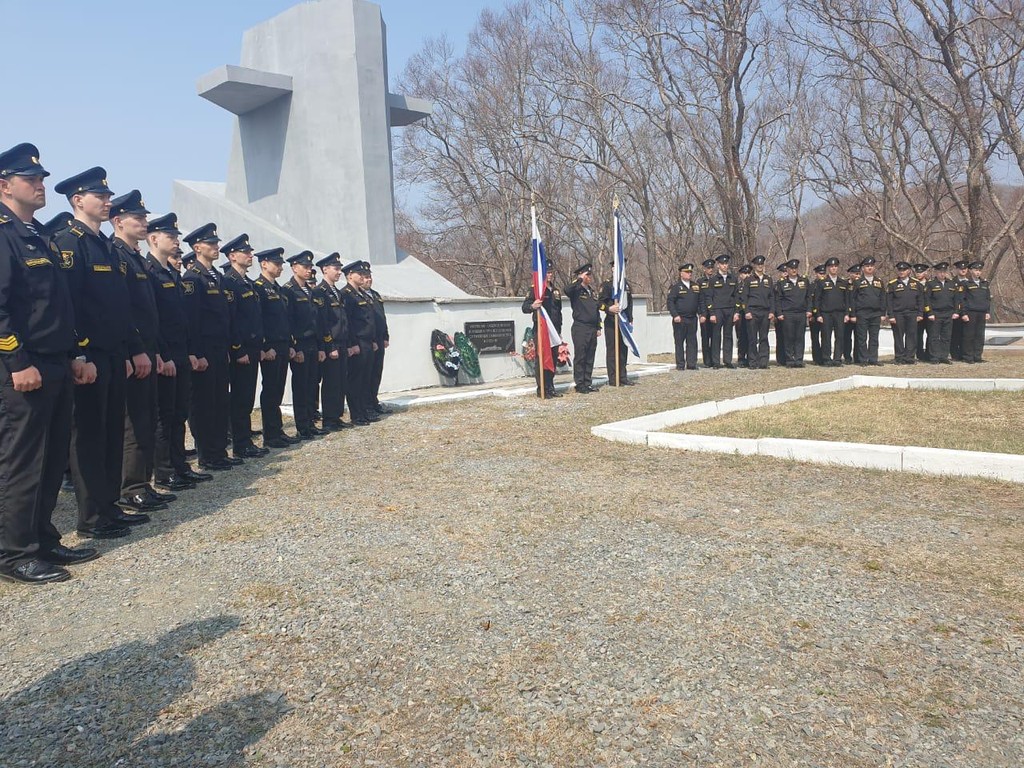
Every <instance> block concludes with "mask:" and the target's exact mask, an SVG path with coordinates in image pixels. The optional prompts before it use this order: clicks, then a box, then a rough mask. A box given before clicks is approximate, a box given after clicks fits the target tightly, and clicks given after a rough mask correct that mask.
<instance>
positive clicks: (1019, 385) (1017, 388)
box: [995, 379, 1024, 392]
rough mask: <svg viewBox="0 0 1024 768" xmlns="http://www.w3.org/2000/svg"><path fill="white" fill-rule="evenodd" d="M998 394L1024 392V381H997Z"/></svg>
mask: <svg viewBox="0 0 1024 768" xmlns="http://www.w3.org/2000/svg"><path fill="white" fill-rule="evenodd" d="M995 390H996V392H1021V391H1024V379H995Z"/></svg>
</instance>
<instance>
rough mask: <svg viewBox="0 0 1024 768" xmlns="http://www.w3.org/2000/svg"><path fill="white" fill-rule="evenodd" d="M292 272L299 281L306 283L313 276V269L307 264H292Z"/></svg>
mask: <svg viewBox="0 0 1024 768" xmlns="http://www.w3.org/2000/svg"><path fill="white" fill-rule="evenodd" d="M292 272H293V273H294V274H295V276H296V277H297V278H298V279H299V280H301V281H302V282H306V281H307V280H309V278H310V276H311V275H312V274H313V268H312V267H310V266H308V265H306V264H292Z"/></svg>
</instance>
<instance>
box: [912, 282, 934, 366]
mask: <svg viewBox="0 0 1024 768" xmlns="http://www.w3.org/2000/svg"><path fill="white" fill-rule="evenodd" d="M930 270H931V265H930V264H915V265H914V279H915V280H917V282H919V283H920V284H921V286H922V288H925V289H926V288H927V286H928V272H929V271H930ZM926 293H927V291H926ZM927 302H928V297H927V296H925V303H927ZM927 327H928V318H927V317H922V318H921V319H920V320H919V321H918V323H917V359H918V360H923V361H924V362H926V363H927V362H929V360H930V358H929V355H928V346H929V345H928V344H926V343H925V331H926V330H927Z"/></svg>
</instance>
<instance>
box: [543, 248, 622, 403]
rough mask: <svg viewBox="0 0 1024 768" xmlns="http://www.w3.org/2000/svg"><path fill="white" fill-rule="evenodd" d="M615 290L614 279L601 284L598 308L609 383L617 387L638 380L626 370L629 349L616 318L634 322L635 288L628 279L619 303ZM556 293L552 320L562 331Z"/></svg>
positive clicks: (559, 297) (558, 300) (558, 298)
mask: <svg viewBox="0 0 1024 768" xmlns="http://www.w3.org/2000/svg"><path fill="white" fill-rule="evenodd" d="M609 266H611V267H613V268H614V266H615V263H614V262H611V263H610V264H609ZM613 292H614V287H613V285H612V281H611V280H606V281H605V282H604V283H603V284H602V285H601V293H600V295H599V296H598V308H599V309H600V310H601V311H602V312H604V349H605V364H606V366H607V371H608V384H609V385H610V386H613V387H617V386H620V385H621V386H624V387H627V386H633V385H634V384H636V382H635V381H630V380H629V375H628V373H627V372H626V361H627V360H628V358H629V350H628V349H627V348H626V340H625V339H624V338H623V337H622V333H621V331H620V332H619V333H616V332H615V331H616V327H617V325H618V320H616V316H617V315H622V316H623V317H625V318H626V321H627V322H629V323H632V322H633V288H632V286H631V285H630V284H629V281H628V280H627V281H626V288H625V296H623V298H622V299H621V300H620V301H619V302H617V303H615V302H613V301H612V293H613ZM554 293H555V302H554V306H555V307H556V312H557V314H558V318H557V319H556V318H555V317H554V315H552V316H551V322H553V323H555V326H556V327H557V328H558V330H559V332H561V329H562V297H561V296H560V295H559V293H558V291H557V290H556V291H555V292H554ZM545 306H547V305H546V304H545ZM550 312H551V310H550V309H549V310H548V313H549V314H550ZM616 337H618V341H619V345H618V346H619V354H618V358H619V369H618V372H616V370H615V339H616Z"/></svg>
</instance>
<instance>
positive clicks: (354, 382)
mask: <svg viewBox="0 0 1024 768" xmlns="http://www.w3.org/2000/svg"><path fill="white" fill-rule="evenodd" d="M341 271H342V273H343V274H344V275H345V279H346V280H347V283H346V285H345V287H344V288H342V289H341V298H342V304H343V305H344V307H345V318H346V320H347V322H348V342H347V347H346V352H347V353H348V361H347V366H348V378H347V380H346V383H345V397H346V398H348V413H349V418H351V419H352V423H353V424H355V425H356V426H359V427H365V426H367V425H368V424H370V423H371V422H374V421H380V417H379V416H378V415H377V414H376V413H373V412H372V411H371V409H370V400H369V398H370V373H371V371H372V370H373V353H374V351H375V350H374V347H375V346H376V344H377V342H376V338H377V330H376V328H375V324H376V317H375V315H374V312H373V302H372V300H371V299H370V297H369V296H367V295H366V294H365V293H364V292H363V290H362V287H363V285H364V284H365V279H366V274H367V273H368V272H369V271H370V265H369V264H367V263H366V262H365V261H353V262H350V263H349V264H346V265H345V266H344V267H342V268H341Z"/></svg>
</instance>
